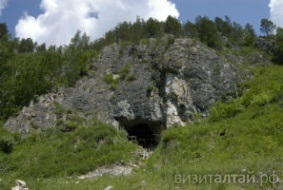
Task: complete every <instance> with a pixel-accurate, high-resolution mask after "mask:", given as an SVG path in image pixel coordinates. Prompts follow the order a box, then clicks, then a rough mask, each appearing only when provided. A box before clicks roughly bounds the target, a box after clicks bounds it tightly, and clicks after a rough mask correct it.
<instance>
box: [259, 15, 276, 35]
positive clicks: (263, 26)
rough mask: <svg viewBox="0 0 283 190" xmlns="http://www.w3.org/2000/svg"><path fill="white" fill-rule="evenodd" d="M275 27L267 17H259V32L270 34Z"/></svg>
mask: <svg viewBox="0 0 283 190" xmlns="http://www.w3.org/2000/svg"><path fill="white" fill-rule="evenodd" d="M275 29H276V25H275V24H274V23H273V22H272V21H270V20H268V19H261V23H260V32H262V33H263V34H265V35H266V36H270V35H272V34H273V32H274V30H275Z"/></svg>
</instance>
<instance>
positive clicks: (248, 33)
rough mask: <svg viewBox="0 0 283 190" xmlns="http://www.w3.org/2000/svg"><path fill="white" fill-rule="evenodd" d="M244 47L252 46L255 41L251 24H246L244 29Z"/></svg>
mask: <svg viewBox="0 0 283 190" xmlns="http://www.w3.org/2000/svg"><path fill="white" fill-rule="evenodd" d="M244 40H245V42H244V45H246V46H254V44H255V40H256V33H255V30H254V28H253V26H252V25H251V24H246V26H245V29H244Z"/></svg>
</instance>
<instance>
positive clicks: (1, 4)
mask: <svg viewBox="0 0 283 190" xmlns="http://www.w3.org/2000/svg"><path fill="white" fill-rule="evenodd" d="M6 5H7V0H0V17H1V15H2V10H3V9H4V8H5V7H6Z"/></svg>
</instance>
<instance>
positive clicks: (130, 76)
mask: <svg viewBox="0 0 283 190" xmlns="http://www.w3.org/2000/svg"><path fill="white" fill-rule="evenodd" d="M136 79H137V77H136V75H135V74H134V73H131V74H128V76H127V81H134V80H136Z"/></svg>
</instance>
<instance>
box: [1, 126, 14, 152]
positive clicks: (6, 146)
mask: <svg viewBox="0 0 283 190" xmlns="http://www.w3.org/2000/svg"><path fill="white" fill-rule="evenodd" d="M14 144H15V142H14V138H13V136H12V135H11V134H10V133H9V132H7V131H6V130H5V129H3V128H2V127H0V152H1V151H2V152H3V153H5V154H9V153H11V152H12V151H13V148H14Z"/></svg>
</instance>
